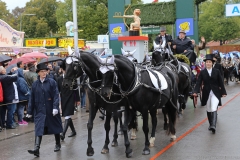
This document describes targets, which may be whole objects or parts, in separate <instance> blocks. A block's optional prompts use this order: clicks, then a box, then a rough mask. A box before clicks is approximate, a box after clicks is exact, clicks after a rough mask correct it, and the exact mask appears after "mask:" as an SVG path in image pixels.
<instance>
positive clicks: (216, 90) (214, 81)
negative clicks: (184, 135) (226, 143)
mask: <svg viewBox="0 0 240 160" xmlns="http://www.w3.org/2000/svg"><path fill="white" fill-rule="evenodd" d="M204 61H205V66H206V68H205V69H203V70H202V71H201V72H200V74H199V77H198V79H197V84H196V86H195V88H194V91H193V96H197V93H199V92H200V86H201V85H203V89H202V106H206V108H207V117H208V121H209V124H210V126H209V128H208V130H211V131H212V133H215V131H216V121H217V109H218V106H221V97H226V95H227V93H226V90H225V87H224V84H223V80H222V76H221V74H220V72H219V70H218V69H215V68H213V64H214V60H213V54H207V55H206V58H205V60H204Z"/></svg>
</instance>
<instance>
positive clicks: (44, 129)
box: [28, 77, 63, 136]
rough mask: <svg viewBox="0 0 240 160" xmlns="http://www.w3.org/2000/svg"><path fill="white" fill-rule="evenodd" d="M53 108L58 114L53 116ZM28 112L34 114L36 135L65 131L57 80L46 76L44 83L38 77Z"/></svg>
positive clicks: (33, 87)
mask: <svg viewBox="0 0 240 160" xmlns="http://www.w3.org/2000/svg"><path fill="white" fill-rule="evenodd" d="M53 109H57V110H58V114H57V115H55V116H53V114H52V112H53ZM28 114H30V115H33V114H34V123H35V135H36V136H42V135H44V134H59V133H61V132H62V131H63V129H62V121H61V117H60V111H59V92H58V88H57V83H56V81H55V80H53V79H51V78H48V77H46V78H45V80H44V82H43V83H42V82H41V81H40V79H39V77H38V80H36V81H35V82H34V83H33V85H32V90H31V98H30V99H29V103H28Z"/></svg>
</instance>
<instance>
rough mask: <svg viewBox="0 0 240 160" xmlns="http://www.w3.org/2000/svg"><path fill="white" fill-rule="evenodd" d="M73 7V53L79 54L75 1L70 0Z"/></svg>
mask: <svg viewBox="0 0 240 160" xmlns="http://www.w3.org/2000/svg"><path fill="white" fill-rule="evenodd" d="M72 5H73V6H72V8H73V32H74V51H75V55H76V56H79V49H78V23H77V1H76V0H72Z"/></svg>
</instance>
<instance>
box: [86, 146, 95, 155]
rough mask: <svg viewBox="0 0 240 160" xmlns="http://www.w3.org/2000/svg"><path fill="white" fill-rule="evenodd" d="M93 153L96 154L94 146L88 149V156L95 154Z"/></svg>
mask: <svg viewBox="0 0 240 160" xmlns="http://www.w3.org/2000/svg"><path fill="white" fill-rule="evenodd" d="M93 155H94V149H93V148H90V149H87V156H93Z"/></svg>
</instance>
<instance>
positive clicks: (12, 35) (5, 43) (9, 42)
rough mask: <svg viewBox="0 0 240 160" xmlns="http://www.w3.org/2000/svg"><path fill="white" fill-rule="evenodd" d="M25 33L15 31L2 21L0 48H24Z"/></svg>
mask: <svg viewBox="0 0 240 160" xmlns="http://www.w3.org/2000/svg"><path fill="white" fill-rule="evenodd" d="M23 40H24V32H20V31H17V30H15V29H13V28H12V27H11V26H10V25H8V24H7V23H6V22H4V21H3V20H1V19H0V46H1V47H22V46H23Z"/></svg>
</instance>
